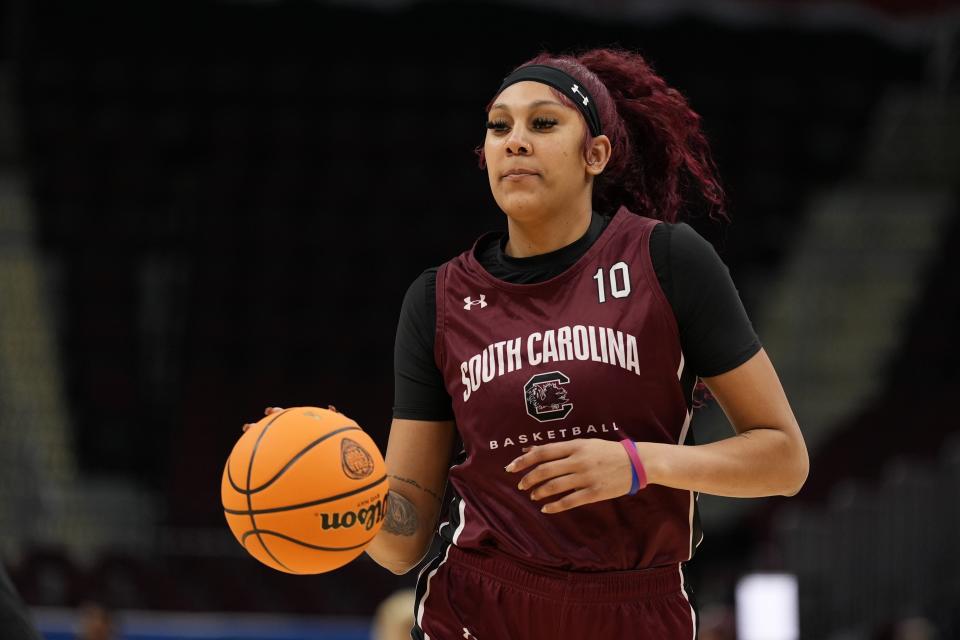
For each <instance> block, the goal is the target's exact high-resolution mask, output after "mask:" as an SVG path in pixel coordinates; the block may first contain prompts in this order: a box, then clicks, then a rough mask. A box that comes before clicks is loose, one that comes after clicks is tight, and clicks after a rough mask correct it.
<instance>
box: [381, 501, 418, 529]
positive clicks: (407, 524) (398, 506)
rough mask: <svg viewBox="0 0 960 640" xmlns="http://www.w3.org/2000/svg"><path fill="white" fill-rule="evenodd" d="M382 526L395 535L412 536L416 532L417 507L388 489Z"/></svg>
mask: <svg viewBox="0 0 960 640" xmlns="http://www.w3.org/2000/svg"><path fill="white" fill-rule="evenodd" d="M383 528H384V530H385V531H387V532H389V533H392V534H393V535H395V536H412V535H413V534H414V533H416V532H417V508H416V507H415V506H413V503H412V502H410V501H409V500H407V499H406V498H404V497H403V496H402V495H400V494H399V493H397V492H396V491H389V492H388V493H387V516H386V518H384V520H383Z"/></svg>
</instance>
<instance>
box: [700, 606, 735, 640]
mask: <svg viewBox="0 0 960 640" xmlns="http://www.w3.org/2000/svg"><path fill="white" fill-rule="evenodd" d="M736 637H737V634H736V617H735V616H734V613H733V609H731V608H730V607H728V606H726V605H722V604H715V605H708V606H706V607H704V608H703V611H701V612H700V634H699V638H700V640H736Z"/></svg>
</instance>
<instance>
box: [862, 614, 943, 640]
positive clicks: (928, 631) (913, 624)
mask: <svg viewBox="0 0 960 640" xmlns="http://www.w3.org/2000/svg"><path fill="white" fill-rule="evenodd" d="M874 637H875V639H876V640H938V639H939V637H940V635H939V634H938V633H937V630H936V628H935V627H934V626H933V624H932V623H931V622H930V621H929V620H927V619H926V618H923V617H915V618H903V619H901V620H898V621H897V622H895V623H893V624H891V625H889V626H887V627H885V628H883V629H882V630H881V631H880V632H879V633H878V634H876V635H875V636H874Z"/></svg>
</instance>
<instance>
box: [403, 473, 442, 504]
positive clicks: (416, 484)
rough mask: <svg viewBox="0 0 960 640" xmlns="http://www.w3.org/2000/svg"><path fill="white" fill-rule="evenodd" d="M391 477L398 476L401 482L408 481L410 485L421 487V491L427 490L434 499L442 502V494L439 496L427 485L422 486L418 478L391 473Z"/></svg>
mask: <svg viewBox="0 0 960 640" xmlns="http://www.w3.org/2000/svg"><path fill="white" fill-rule="evenodd" d="M390 477H391V478H396V479H397V480H399V481H400V482H406V483H407V484H409V485H413V486H414V487H416V488H417V489H420V490H421V491H425V492H427V493H429V494H430V495H431V496H433V499H434V500H436V501H437V502H441V498H440V496H438V495H437V494H436V493H434V492H433V491H430V489H427V488H426V487H421V486H420V485H419V484H418V483H417V481H416V480H413V479H411V478H401V477H400V476H394V475H391V476H390Z"/></svg>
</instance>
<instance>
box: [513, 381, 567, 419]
mask: <svg viewBox="0 0 960 640" xmlns="http://www.w3.org/2000/svg"><path fill="white" fill-rule="evenodd" d="M568 382H570V378H568V377H567V376H565V375H564V374H563V373H562V372H560V371H548V372H546V373H538V374H537V375H535V376H533V377H532V378H530V379H529V380H527V384H525V385H523V397H524V398H525V399H526V401H527V413H528V414H529V415H530V417H531V418H534V419H536V420H539V421H540V422H550V421H551V420H563V419H564V418H566V417H567V416H568V415H569V414H570V412H571V411H572V410H573V403H572V402H570V399H569V398H568V397H567V390H566V389H564V388H563V386H562V385H565V384H567V383H568Z"/></svg>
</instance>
